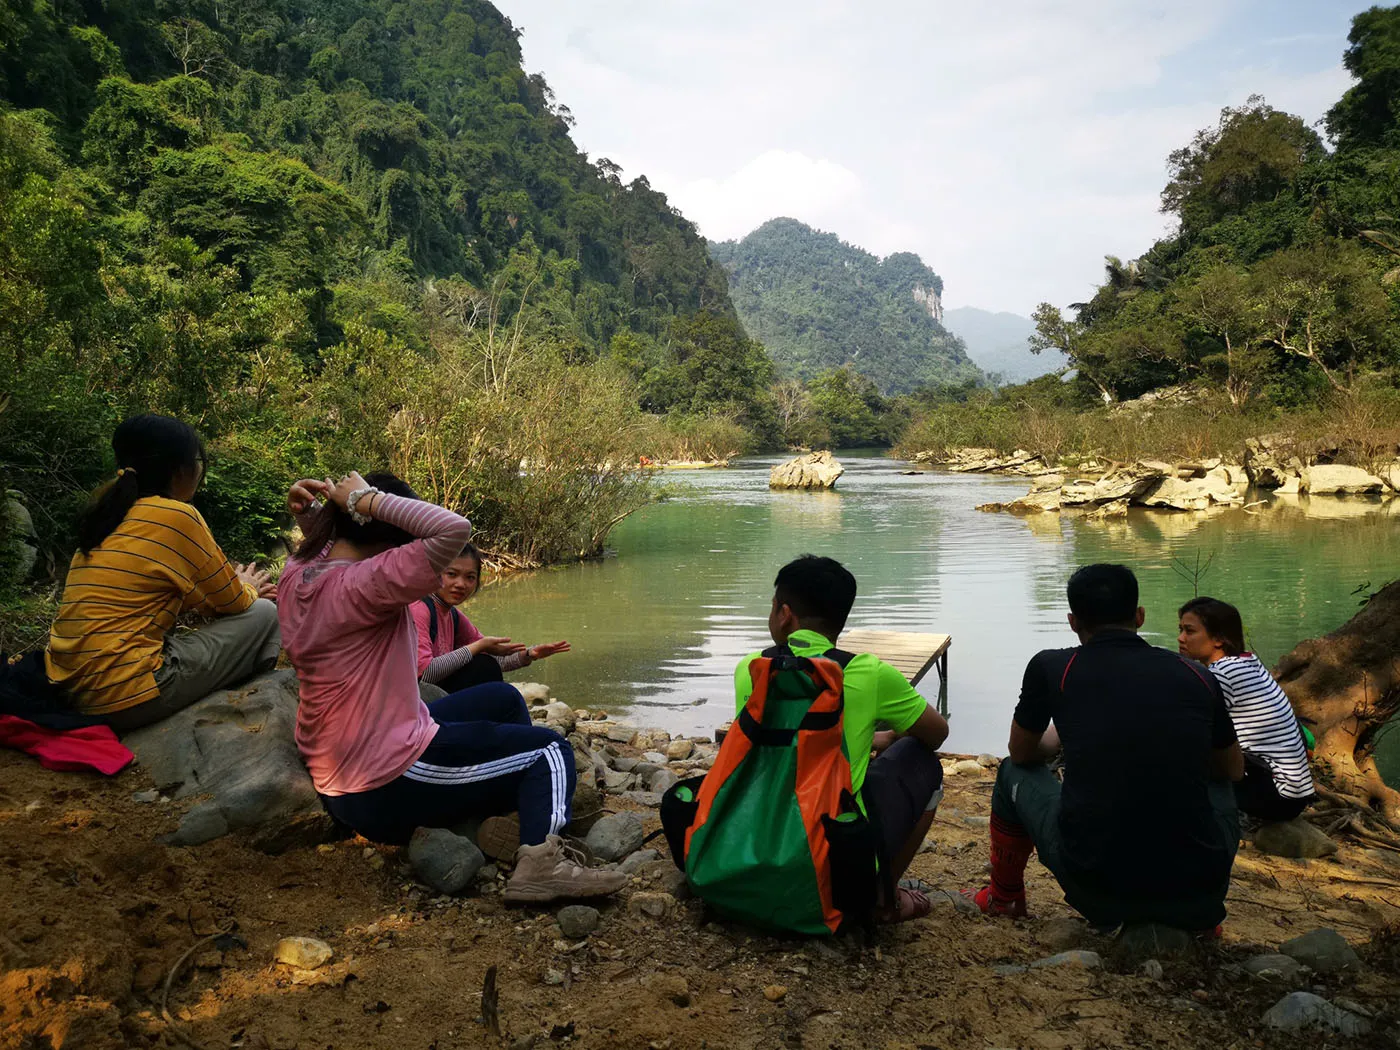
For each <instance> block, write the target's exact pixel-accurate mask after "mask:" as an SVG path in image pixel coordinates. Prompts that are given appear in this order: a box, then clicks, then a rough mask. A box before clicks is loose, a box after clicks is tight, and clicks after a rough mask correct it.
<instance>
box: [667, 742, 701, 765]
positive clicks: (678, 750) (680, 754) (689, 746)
mask: <svg viewBox="0 0 1400 1050" xmlns="http://www.w3.org/2000/svg"><path fill="white" fill-rule="evenodd" d="M694 750H695V744H694V743H693V742H692V741H690V740H686V739H685V738H684V737H681V738H680V739H679V740H672V741H671V742H670V743H669V744H667V745H666V757H667V758H669V759H671V760H672V761H680V760H681V759H685V758H689V757H690V753H691V752H692V751H694Z"/></svg>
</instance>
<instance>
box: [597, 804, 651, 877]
mask: <svg viewBox="0 0 1400 1050" xmlns="http://www.w3.org/2000/svg"><path fill="white" fill-rule="evenodd" d="M644 838H646V832H645V831H644V830H643V828H642V822H641V820H640V819H638V817H637V815H636V814H635V813H609V814H608V815H607V816H605V817H602V818H600V819H599V820H598V823H596V824H594V825H593V826H592V827H591V828H589V829H588V835H587V837H585V838H584V840H583V841H584V844H585V845H586V846H587V847H588V849H589V851H590V852H591V853H592V854H593V856H595V857H597V858H598V859H599V860H600V861H602V862H603V863H605V864H607V863H610V862H612V861H615V860H621V859H622V858H623V857H625V856H627V855H628V854H629V853H633V852H635V851H637V850H639V849H641V848H642V839H644Z"/></svg>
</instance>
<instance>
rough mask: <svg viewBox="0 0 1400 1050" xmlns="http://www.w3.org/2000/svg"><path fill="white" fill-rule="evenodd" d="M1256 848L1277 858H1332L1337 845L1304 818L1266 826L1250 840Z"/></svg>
mask: <svg viewBox="0 0 1400 1050" xmlns="http://www.w3.org/2000/svg"><path fill="white" fill-rule="evenodd" d="M1250 841H1251V842H1252V843H1254V848H1255V849H1257V850H1259V851H1260V852H1261V853H1268V854H1271V855H1272V856H1275V857H1295V858H1309V859H1311V858H1317V857H1330V856H1331V855H1332V854H1333V853H1336V852H1337V844H1336V843H1335V842H1333V841H1332V840H1331V839H1330V838H1328V837H1327V835H1326V834H1325V833H1324V832H1323V831H1322V829H1321V828H1317V827H1314V826H1313V825H1312V824H1310V823H1308V822H1307V821H1306V820H1304V819H1303V818H1302V817H1299V818H1298V819H1296V820H1290V821H1288V822H1287V823H1283V824H1265V825H1264V826H1263V827H1261V828H1260V829H1259V830H1258V831H1256V832H1255V833H1254V835H1253V836H1252V837H1251V838H1250Z"/></svg>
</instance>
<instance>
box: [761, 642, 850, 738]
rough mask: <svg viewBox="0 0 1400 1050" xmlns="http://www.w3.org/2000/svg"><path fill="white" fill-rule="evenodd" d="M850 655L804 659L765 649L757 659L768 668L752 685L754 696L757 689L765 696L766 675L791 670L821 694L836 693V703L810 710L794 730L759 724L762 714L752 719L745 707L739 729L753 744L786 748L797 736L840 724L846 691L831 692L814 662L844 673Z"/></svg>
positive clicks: (780, 649)
mask: <svg viewBox="0 0 1400 1050" xmlns="http://www.w3.org/2000/svg"><path fill="white" fill-rule="evenodd" d="M853 655H854V654H852V653H847V652H841V651H840V650H835V649H829V650H827V652H825V653H823V654H822V655H821V656H818V657H813V658H808V657H806V656H798V655H796V654H795V653H793V651H792V650H791V649H790V648H788V647H787V646H786V645H775V646H773V647H771V648H769V649H765V650H764V651H763V652H762V653H760V654H759V656H760V657H762V658H764V659H767V660H768V666H767V667H766V668H765V669H764V671H763V675H764V680H763V681H762V682H761V683H760V682H755V683H754V692H758V690H759V686H760V685H762V687H763V689H764V692H765V693H766V691H767V677H768V676H769V675H771V674H774V673H776V672H778V671H787V670H792V671H802V672H804V673H806V674H808V675H811V676H812V678H814V679H815V680H816V681H817V683H818V684H819V685H820V686H822V687H823V688H822V691H823V692H826V691H828V690H829V691H831V692H833V693H835V697H836V699H835V701H834V703H833V704H832V705H831V707H830V708H829V709H826V710H819V711H812V710H809V711H808V712H807V714H806V715H804V716H803V718H802V721H801V723H799V724H798V726H797V728H796V729H773V728H771V727H769V726H765V725H763V724H762V722H761V721H760V719H761V718H762V712H760V713H759V716H758V717H757V718H755V717H754V715H753V713H752V712H751V711H750V710H749V705H748V704H745V705H744V707H743V709H742V710H740V712H739V717H738V718H737V719H736V720H735V722H736V724H737V725H738V727H739V729H740V730H741V731H742V732H743V734H744V735H745V736H746V737H748V738H749V740H751V741H752V742H753V743H755V744H759V745H768V746H776V747H786V746H787V745H788V744H791V743H792V739H793V737H795V736H796V735H797V734H798V733H800V732H812V731H819V730H827V729H834V728H835V727H836V726H838V725H840V724H841V716H842V714H843V713H844V711H845V708H846V698H845V690H844V689H839V690H837V689H832V686H834V685H835V684H836V683H835V682H833V681H831V680H830V679H829V678H828V677H827V675H826V674H824V673H823V672H822V670H821V669H820V668H819V667H818V666H817V664H816V661H817V660H827V659H830V660H831V662H832V663H834V664H836V665H837V666H838V667H840V668H842V669H844V668H845V666H846V664H848V663H850V661H851V658H852V656H853Z"/></svg>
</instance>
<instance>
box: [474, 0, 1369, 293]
mask: <svg viewBox="0 0 1400 1050" xmlns="http://www.w3.org/2000/svg"><path fill="white" fill-rule="evenodd" d="M496 3H497V6H498V7H499V8H500V9H501V10H502V11H503V12H504V13H505V14H506V15H507V16H508V17H509V18H510V19H511V21H512V22H513V23H514V24H515V25H516V27H517V28H519V29H521V30H522V37H521V45H522V47H523V49H524V54H525V68H526V69H527V70H528V71H530V72H532V73H542V74H543V75H544V77H545V80H546V81H547V82H548V83H549V85H550V87H551V88H552V89H553V90H554V93H555V95H556V98H557V101H558V103H559V104H561V105H564V106H566V107H568V109H569V110H570V111H571V112H572V114H573V117H574V119H575V121H576V122H577V123H576V125H575V127H574V129H573V136H574V141H575V142H576V143H578V145H579V146H580V148H582V149H583V150H585V151H586V152H587V153H588V155H589V156H590V157H592V158H594V159H599V158H608V159H610V160H612V161H613V162H615V163H617V164H619V165H620V166H621V167H622V169H623V177H624V178H626V179H631V178H633V177H635V176H637V175H645V176H646V177H647V179H648V181H649V182H650V183H651V185H652V186H653V187H654V188H656V189H658V190H661V191H662V192H664V193H665V194H666V195H667V196H668V198H669V199H670V201H671V203H672V204H673V205H674V206H676V207H677V208H679V209H680V211H681V212H682V213H683V214H684V215H685V216H686V217H687V218H689V219H691V220H692V221H694V222H695V223H696V225H697V226H698V227H699V228H700V232H701V233H702V234H704V235H705V236H706V237H709V238H711V239H714V240H728V239H731V238H738V237H742V236H744V235H745V234H746V233H748V232H749V231H750V230H752V229H753V228H754V227H756V226H758V225H759V224H760V223H762V222H764V221H765V220H767V219H770V218H774V217H776V216H780V215H782V216H791V217H793V218H796V219H800V220H802V221H803V222H806V223H809V224H811V225H812V226H815V227H817V228H819V229H822V230H828V231H830V232H833V233H836V234H837V235H839V236H840V237H841V238H842V239H843V240H846V241H848V242H850V243H852V244H855V245H858V246H859V247H862V248H864V249H866V250H867V251H871V252H874V253H875V254H877V255H881V256H884V255H888V254H890V253H892V252H897V251H913V252H917V253H918V254H919V255H920V256H922V257H923V259H924V261H925V262H926V263H928V264H929V265H930V266H932V267H933V269H934V270H935V271H937V272H938V273H939V274H940V275H941V276H942V277H943V280H944V293H943V299H944V304H945V306H977V307H981V308H983V309H988V310H1007V311H1011V312H1015V313H1020V314H1029V313H1030V312H1031V310H1032V309H1033V308H1034V307H1035V305H1036V304H1037V303H1039V302H1043V301H1048V302H1051V303H1054V304H1056V305H1059V306H1064V305H1068V304H1069V303H1071V302H1078V301H1082V300H1083V299H1085V298H1087V297H1088V296H1089V295H1091V294H1092V291H1093V288H1094V287H1095V285H1096V284H1097V283H1098V281H1099V280H1100V279H1101V275H1102V272H1103V257H1104V256H1105V255H1109V254H1111V255H1117V256H1120V257H1122V258H1135V257H1137V256H1139V255H1141V254H1142V253H1143V252H1145V251H1146V250H1147V249H1148V248H1149V247H1150V246H1151V244H1152V242H1153V241H1154V240H1155V239H1157V238H1158V237H1160V236H1161V235H1162V234H1163V233H1165V232H1168V230H1169V229H1170V223H1169V220H1168V218H1167V217H1166V216H1164V215H1162V214H1161V213H1160V211H1159V210H1158V198H1159V194H1160V193H1161V189H1162V186H1163V185H1164V184H1165V182H1166V178H1167V175H1166V157H1167V154H1168V153H1170V152H1171V151H1172V150H1173V149H1176V148H1177V147H1179V146H1182V145H1185V144H1186V143H1187V142H1189V141H1190V139H1191V136H1192V135H1193V134H1194V133H1195V132H1196V131H1197V130H1198V129H1200V128H1203V127H1207V126H1211V125H1213V124H1215V123H1216V122H1217V120H1218V119H1219V113H1220V110H1221V109H1222V108H1223V107H1225V106H1238V105H1241V104H1243V103H1244V102H1245V100H1246V99H1247V98H1248V97H1249V96H1250V95H1252V94H1260V95H1263V96H1264V97H1265V99H1267V101H1268V102H1269V103H1270V104H1271V105H1273V106H1274V107H1275V108H1277V109H1283V110H1287V111H1288V112H1291V113H1297V114H1298V115H1300V116H1302V117H1303V118H1305V119H1306V120H1307V121H1308V122H1309V123H1312V122H1315V121H1317V120H1319V119H1320V118H1321V117H1322V115H1323V114H1324V113H1325V112H1326V111H1327V109H1328V107H1329V106H1330V105H1331V104H1332V103H1333V102H1334V101H1336V99H1337V98H1338V97H1340V95H1341V94H1342V92H1343V91H1344V90H1345V89H1346V87H1347V85H1348V84H1349V82H1350V80H1349V77H1348V75H1347V73H1346V71H1345V69H1343V68H1342V64H1341V56H1342V52H1343V51H1344V50H1345V48H1346V34H1347V31H1348V29H1349V28H1350V22H1351V16H1352V15H1353V14H1355V13H1357V12H1359V11H1361V10H1364V9H1365V8H1366V7H1368V6H1370V5H1369V3H1364V2H1353V0H1172V2H1171V3H1170V4H1167V3H1162V2H1159V0H1145V2H1143V0H988V2H985V3H977V2H975V0H971V2H970V0H959V2H956V3H953V2H949V0H860V2H856V0H496Z"/></svg>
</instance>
